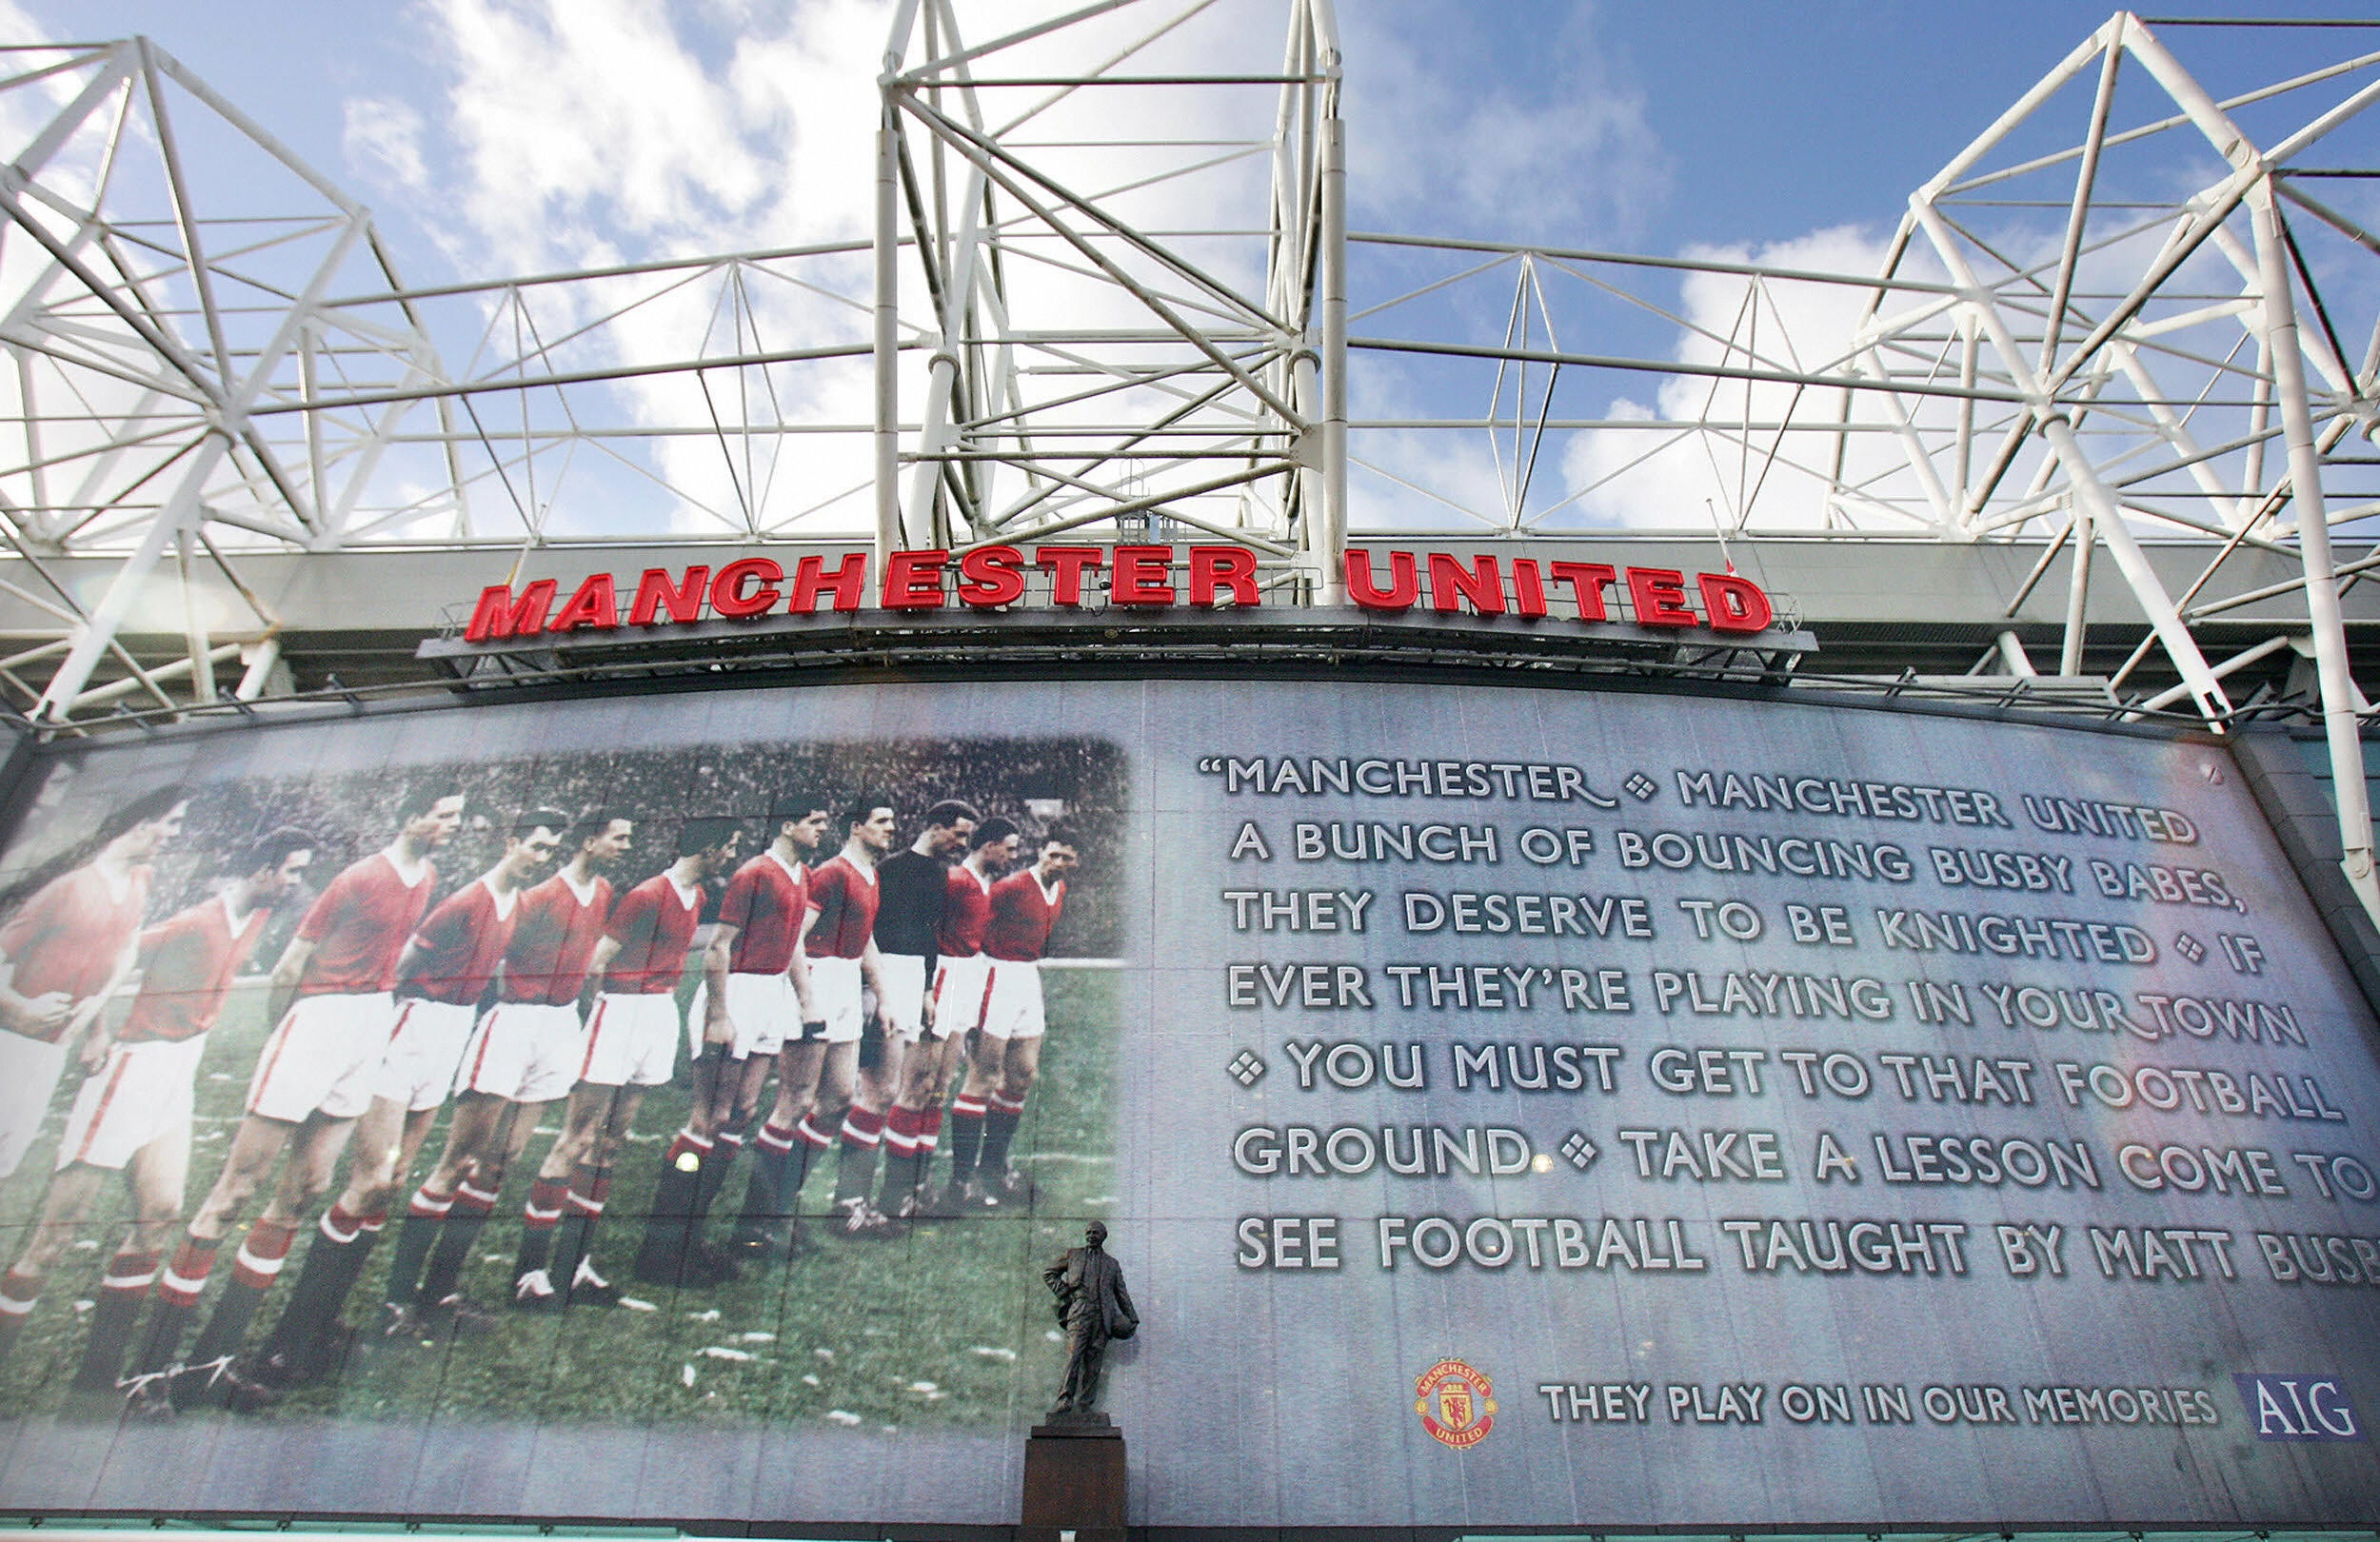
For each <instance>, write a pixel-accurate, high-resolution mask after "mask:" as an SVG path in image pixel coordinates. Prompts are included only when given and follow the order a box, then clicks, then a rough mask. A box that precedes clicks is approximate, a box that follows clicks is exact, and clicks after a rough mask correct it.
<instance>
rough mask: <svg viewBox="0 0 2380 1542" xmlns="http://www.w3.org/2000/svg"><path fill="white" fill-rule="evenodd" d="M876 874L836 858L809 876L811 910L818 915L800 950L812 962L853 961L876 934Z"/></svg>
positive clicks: (847, 860)
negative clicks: (830, 960)
mask: <svg viewBox="0 0 2380 1542" xmlns="http://www.w3.org/2000/svg"><path fill="white" fill-rule="evenodd" d="M876 901H877V894H876V873H875V870H874V869H870V870H868V871H867V872H864V873H863V872H862V871H860V869H859V868H858V867H856V866H854V865H853V864H852V861H851V859H850V858H848V857H841V856H838V857H837V858H835V859H834V860H832V861H829V862H825V863H823V864H822V865H821V866H820V867H819V868H818V869H817V870H816V871H814V872H812V873H811V874H810V908H811V909H812V910H815V911H817V912H818V921H817V924H815V925H813V926H812V927H811V928H810V940H809V942H808V943H807V944H806V945H805V946H804V947H803V952H805V953H807V954H808V955H809V956H810V957H811V958H813V959H856V958H858V957H859V956H860V955H861V954H863V953H864V952H866V951H867V943H868V939H869V938H871V937H874V936H875V935H876Z"/></svg>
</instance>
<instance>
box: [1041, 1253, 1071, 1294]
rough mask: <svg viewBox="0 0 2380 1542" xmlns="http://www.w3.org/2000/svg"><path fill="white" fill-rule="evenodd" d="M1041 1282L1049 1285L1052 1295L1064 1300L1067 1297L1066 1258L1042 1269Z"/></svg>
mask: <svg viewBox="0 0 2380 1542" xmlns="http://www.w3.org/2000/svg"><path fill="white" fill-rule="evenodd" d="M1041 1283H1042V1284H1044V1285H1046V1286H1048V1287H1049V1294H1050V1295H1054V1296H1057V1297H1058V1298H1059V1299H1060V1300H1061V1301H1062V1300H1064V1299H1065V1298H1066V1260H1065V1259H1063V1258H1061V1259H1059V1260H1058V1261H1057V1262H1056V1263H1054V1264H1051V1265H1050V1266H1049V1267H1048V1268H1047V1269H1044V1270H1042V1271H1041Z"/></svg>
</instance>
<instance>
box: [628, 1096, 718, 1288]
mask: <svg viewBox="0 0 2380 1542" xmlns="http://www.w3.org/2000/svg"><path fill="white" fill-rule="evenodd" d="M710 1147H711V1143H710V1142H709V1141H707V1140H704V1138H703V1137H700V1136H697V1135H694V1134H691V1133H690V1132H687V1131H684V1130H681V1131H679V1132H678V1138H677V1139H675V1140H672V1141H671V1142H669V1149H668V1150H666V1151H664V1152H663V1153H662V1162H661V1177H660V1179H659V1180H658V1181H657V1182H655V1183H654V1185H653V1208H652V1210H651V1212H650V1213H649V1214H648V1215H647V1216H645V1243H644V1245H643V1246H642V1247H640V1248H638V1249H637V1254H636V1270H637V1273H638V1274H640V1275H670V1274H673V1273H674V1272H675V1271H676V1269H677V1266H678V1265H679V1264H680V1263H681V1262H683V1261H684V1257H685V1246H686V1232H687V1229H688V1228H689V1226H690V1225H691V1224H692V1222H693V1219H694V1196H695V1194H696V1192H697V1191H698V1190H700V1189H701V1187H702V1183H703V1157H704V1155H705V1154H706V1153H707V1152H708V1151H709V1150H710Z"/></svg>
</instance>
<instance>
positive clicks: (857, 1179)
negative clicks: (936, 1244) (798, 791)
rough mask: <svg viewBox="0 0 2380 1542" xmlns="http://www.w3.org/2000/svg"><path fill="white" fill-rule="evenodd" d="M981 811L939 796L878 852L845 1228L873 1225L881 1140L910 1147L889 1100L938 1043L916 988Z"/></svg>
mask: <svg viewBox="0 0 2380 1542" xmlns="http://www.w3.org/2000/svg"><path fill="white" fill-rule="evenodd" d="M982 817H983V816H982V815H981V814H979V813H977V812H976V810H975V807H974V805H972V804H969V803H962V802H960V801H956V800H951V799H945V800H944V801H942V802H939V803H936V804H935V805H933V806H932V807H931V808H928V809H927V810H926V811H925V815H924V817H923V819H922V820H920V821H919V823H920V826H921V828H920V829H919V831H918V834H917V839H916V840H912V841H911V842H910V843H909V846H908V849H907V850H905V851H899V852H895V853H894V854H893V855H892V856H890V857H887V858H885V859H884V860H883V862H882V863H881V864H879V865H878V867H877V869H876V894H877V905H876V955H877V959H876V968H877V975H878V978H879V979H881V980H882V981H883V994H882V995H881V996H880V997H879V998H878V1010H879V1012H880V1014H881V1016H882V1017H883V1021H884V1025H885V1028H886V1029H887V1030H888V1031H887V1033H886V1034H885V1037H884V1039H883V1046H882V1049H881V1051H880V1052H879V1053H877V1054H875V1055H872V1056H871V1055H865V1054H863V1055H862V1056H861V1057H860V1065H859V1072H860V1075H859V1085H858V1087H857V1088H856V1089H855V1090H854V1092H853V1094H852V1097H851V1107H850V1110H849V1111H848V1112H847V1113H845V1114H844V1115H843V1156H842V1160H841V1162H840V1163H839V1164H838V1165H837V1168H836V1172H835V1208H836V1209H837V1210H838V1211H840V1212H842V1213H843V1214H844V1216H845V1217H846V1226H848V1218H849V1217H850V1216H853V1215H859V1216H866V1217H868V1219H866V1220H865V1221H863V1225H864V1226H866V1227H867V1228H868V1229H869V1231H870V1232H871V1233H873V1232H874V1231H876V1230H879V1229H880V1226H879V1222H880V1221H881V1217H882V1212H881V1211H880V1210H878V1209H877V1207H876V1206H875V1204H874V1196H875V1192H876V1165H877V1157H878V1156H879V1153H880V1147H883V1146H890V1147H891V1148H892V1150H893V1152H894V1155H895V1156H896V1157H897V1158H902V1157H905V1156H914V1155H915V1154H916V1150H917V1141H916V1137H917V1132H916V1129H915V1128H913V1126H914V1125H915V1123H916V1121H915V1120H912V1119H908V1118H902V1119H900V1120H899V1121H895V1120H894V1119H893V1117H891V1116H892V1114H893V1103H894V1100H895V1099H896V1098H897V1097H899V1096H900V1093H901V1077H902V1066H903V1065H904V1064H905V1063H906V1062H907V1061H908V1059H909V1058H910V1057H911V1056H912V1055H914V1054H919V1053H921V1052H922V1055H923V1057H924V1058H927V1059H934V1058H938V1057H937V1054H936V1052H937V1051H939V1050H940V1049H941V1047H942V1046H941V1044H940V1043H939V1042H937V1041H935V1040H934V1039H932V1038H930V1037H929V1036H930V1035H931V1034H932V1033H933V1031H934V1027H933V1023H934V1006H933V1002H932V1000H931V999H930V998H929V997H928V994H927V989H926V987H927V985H928V983H929V981H930V979H931V978H932V975H933V970H934V959H935V952H934V949H935V943H936V941H937V938H938V934H939V933H940V931H941V929H942V902H943V899H944V898H945V897H946V896H947V894H948V892H949V881H950V860H951V858H952V857H953V856H955V855H957V854H958V853H960V852H962V851H964V850H965V849H966V844H967V836H968V834H969V833H970V832H972V831H973V830H974V829H975V823H976V820H980V819H982ZM903 1166H904V1171H905V1163H904V1164H903ZM915 1187H916V1184H915V1182H914V1180H913V1181H912V1182H910V1183H909V1184H908V1185H907V1186H906V1187H905V1188H902V1189H900V1190H898V1191H897V1192H894V1193H893V1194H892V1196H891V1208H893V1209H896V1210H898V1209H900V1208H901V1207H902V1203H903V1202H904V1200H905V1199H906V1198H907V1197H908V1196H909V1194H910V1192H911V1191H912V1190H914V1189H915Z"/></svg>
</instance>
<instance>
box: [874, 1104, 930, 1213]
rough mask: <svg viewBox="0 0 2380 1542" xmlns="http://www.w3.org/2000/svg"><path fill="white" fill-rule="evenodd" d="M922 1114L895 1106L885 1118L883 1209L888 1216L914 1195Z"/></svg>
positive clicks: (919, 1165) (920, 1158)
mask: <svg viewBox="0 0 2380 1542" xmlns="http://www.w3.org/2000/svg"><path fill="white" fill-rule="evenodd" d="M924 1119H925V1111H924V1110H923V1109H917V1108H900V1107H895V1108H894V1109H893V1110H892V1111H891V1112H889V1113H887V1114H886V1115H885V1116H884V1197H883V1201H882V1208H883V1211H884V1212H885V1214H887V1215H898V1214H899V1213H900V1210H901V1206H902V1202H903V1201H905V1200H907V1199H908V1198H909V1197H910V1196H912V1195H914V1194H915V1193H916V1192H917V1187H918V1177H919V1175H920V1173H921V1171H922V1165H923V1159H924V1148H923V1147H922V1145H921V1144H919V1134H918V1131H919V1127H920V1125H922V1123H923V1122H924Z"/></svg>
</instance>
